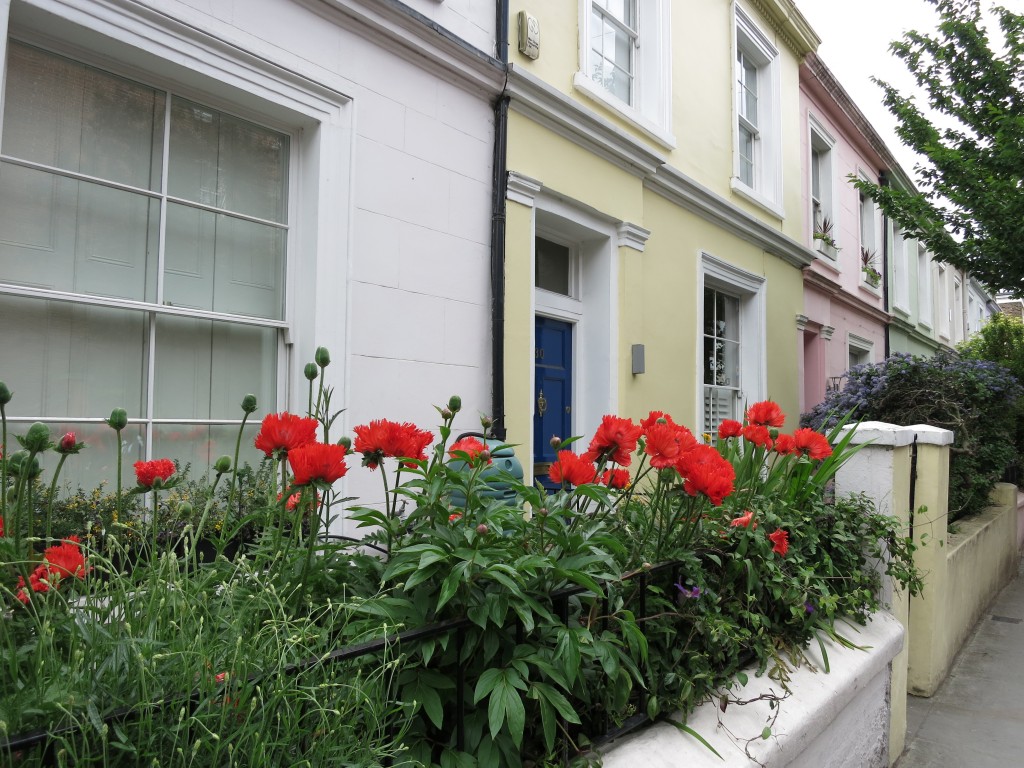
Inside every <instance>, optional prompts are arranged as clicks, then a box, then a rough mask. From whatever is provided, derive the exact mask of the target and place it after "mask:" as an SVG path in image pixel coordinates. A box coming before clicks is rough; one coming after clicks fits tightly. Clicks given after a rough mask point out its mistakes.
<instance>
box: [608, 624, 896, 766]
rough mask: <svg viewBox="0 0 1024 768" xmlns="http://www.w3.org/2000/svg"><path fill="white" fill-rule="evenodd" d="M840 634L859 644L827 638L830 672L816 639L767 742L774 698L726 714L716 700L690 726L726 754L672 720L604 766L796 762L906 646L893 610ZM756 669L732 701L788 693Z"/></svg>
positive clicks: (618, 749) (841, 627)
mask: <svg viewBox="0 0 1024 768" xmlns="http://www.w3.org/2000/svg"><path fill="white" fill-rule="evenodd" d="M837 631H838V632H839V634H841V635H842V636H843V637H845V638H846V639H847V640H849V641H850V642H851V643H854V644H856V645H857V646H858V648H848V647H846V646H844V645H842V644H840V643H838V642H836V641H834V640H832V639H831V638H827V639H825V640H824V646H825V648H826V653H827V655H828V662H829V668H830V670H831V671H830V672H829V673H828V674H826V673H825V671H824V663H823V659H822V656H821V650H820V649H819V647H818V644H817V643H816V642H813V641H812V642H811V645H810V647H808V648H807V649H806V650H805V654H806V656H807V658H808V660H809V661H810V663H811V664H813V667H812V666H809V665H808V664H804V665H803V666H801V667H799V668H798V669H795V670H793V671H792V673H791V675H790V680H789V683H788V685H789V689H790V691H791V692H792V693H791V695H790V696H788V697H787V698H786V699H785V700H783V701H782V702H781V703H780V704H778V705H777V707H778V709H779V714H778V717H777V718H775V721H774V723H773V725H772V735H771V736H770V737H769V738H768V739H767V740H763V739H761V731H762V729H763V728H764V727H765V725H766V724H767V723H768V722H770V721H771V719H772V717H773V716H774V715H775V712H774V711H773V710H772V709H771V708H770V703H769V701H768V700H764V701H756V702H754V703H751V704H744V705H742V706H740V705H736V704H733V705H730V706H729V707H728V708H727V709H726V711H725V712H722V711H721V710H720V709H719V707H718V702H717V701H712V702H707V703H705V704H703V705H702V706H700V707H698V708H697V710H696V711H695V712H694V713H693V714H692V715H691V716H690V718H689V720H688V721H687V725H688V726H689V727H690V728H692V729H693V730H695V731H696V732H697V733H699V734H700V735H701V737H702V738H704V739H706V740H707V741H708V743H710V744H711V745H712V746H713V747H714V748H715V749H716V750H717V751H718V753H719V754H720V755H721V756H722V759H719V758H718V757H716V756H715V755H714V754H713V753H712V752H711V751H710V750H709V749H708V748H707V747H705V746H704V745H702V744H701V743H700V742H699V741H698V740H697V739H695V738H694V737H693V736H690V735H688V734H685V733H683V732H682V731H680V730H679V729H677V728H676V727H675V726H673V725H672V724H671V723H664V722H660V723H655V724H654V725H652V726H651V727H649V728H645V729H643V730H641V731H639V732H637V733H633V734H630V735H629V736H626V737H624V738H622V739H619V740H617V741H615V742H613V743H612V744H611V745H609V746H607V747H605V749H604V750H603V754H604V762H603V765H604V768H635V766H638V765H642V766H644V768H675V767H677V766H681V765H685V766H686V767H687V768H749V767H750V766H751V765H756V764H761V765H768V766H785V765H787V764H789V763H790V762H792V761H793V760H795V759H796V758H797V757H798V756H799V755H800V754H801V753H802V752H803V751H804V750H805V749H806V748H807V747H808V746H809V745H810V744H811V743H812V742H813V741H814V739H815V738H816V737H817V736H818V735H820V734H821V733H822V732H824V731H825V730H826V729H827V728H828V727H829V724H830V723H832V721H833V720H835V718H836V717H837V716H838V715H839V714H840V713H841V712H842V711H843V709H844V708H845V707H846V706H847V705H849V704H850V703H851V701H852V700H853V699H854V697H856V695H857V694H858V693H859V692H860V691H861V690H862V689H864V688H866V687H867V686H868V685H869V684H870V683H871V681H872V680H873V679H875V678H876V676H877V675H879V674H887V668H888V665H889V663H890V662H891V661H892V659H893V658H894V657H895V656H896V654H898V653H899V652H900V650H901V649H902V647H903V635H904V630H903V626H902V625H901V624H900V623H899V622H898V621H897V620H896V619H895V618H894V617H893V616H892V615H891V614H889V613H888V612H886V611H879V612H877V613H874V614H872V615H871V616H870V618H869V621H868V623H867V625H866V626H860V625H856V624H847V623H843V622H840V623H838V624H837ZM755 672H756V669H748V670H747V674H748V675H749V679H748V682H747V684H746V685H744V686H737V687H735V688H733V689H732V691H731V692H730V698H733V699H740V700H744V701H747V700H750V699H756V698H757V697H758V696H761V695H762V694H776V695H779V696H781V695H783V693H784V692H783V689H782V686H781V685H780V684H779V683H778V682H777V681H775V680H772V679H770V678H769V677H768V676H767V675H762V676H761V677H755ZM745 750H746V753H749V756H748V754H746V753H745ZM752 761H756V762H752Z"/></svg>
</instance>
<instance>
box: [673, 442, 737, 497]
mask: <svg viewBox="0 0 1024 768" xmlns="http://www.w3.org/2000/svg"><path fill="white" fill-rule="evenodd" d="M676 470H677V471H678V472H679V474H680V475H682V477H683V480H684V482H683V488H685V489H686V492H687V493H688V494H690V495H691V496H696V495H697V494H698V493H703V494H704V495H705V496H707V497H708V499H710V501H711V503H712V504H714V505H715V506H716V507H718V506H721V504H722V500H723V499H724V498H725V497H726V496H728V495H729V494H730V493H732V490H733V481H734V480H735V479H736V471H735V470H734V469H733V467H732V464H730V463H729V462H728V461H726V460H725V459H724V458H722V454H720V453H719V452H718V451H716V450H715V449H714V448H712V447H711V446H710V445H696V446H694V447H693V448H691V449H690V450H689V451H687V452H686V453H684V454H683V455H682V456H681V457H680V459H679V461H678V462H676Z"/></svg>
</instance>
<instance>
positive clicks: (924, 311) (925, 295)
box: [917, 242, 935, 329]
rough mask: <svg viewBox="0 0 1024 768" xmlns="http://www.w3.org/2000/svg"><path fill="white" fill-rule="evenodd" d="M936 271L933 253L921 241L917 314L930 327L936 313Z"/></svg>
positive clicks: (918, 264)
mask: <svg viewBox="0 0 1024 768" xmlns="http://www.w3.org/2000/svg"><path fill="white" fill-rule="evenodd" d="M934 272H935V270H934V267H933V262H932V259H931V254H929V253H928V251H927V250H925V248H924V247H923V246H922V245H921V243H920V242H919V243H918V244H917V286H918V287H917V290H918V296H917V314H918V322H919V323H920V324H921V325H923V326H925V327H926V328H929V329H931V328H932V327H933V324H934V320H933V316H934V314H935V301H934V292H935V287H934V281H935V275H934Z"/></svg>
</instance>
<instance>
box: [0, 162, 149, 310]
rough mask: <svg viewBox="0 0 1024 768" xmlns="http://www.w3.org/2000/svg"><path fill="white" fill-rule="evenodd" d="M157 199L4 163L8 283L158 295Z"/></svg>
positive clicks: (0, 169) (2, 257) (3, 241)
mask: <svg viewBox="0 0 1024 768" xmlns="http://www.w3.org/2000/svg"><path fill="white" fill-rule="evenodd" d="M158 215H159V206H158V204H157V203H156V201H154V200H153V199H151V198H149V197H146V196H144V195H137V194H134V193H131V192H122V191H120V190H117V189H112V188H110V187H105V186H102V185H100V184H91V183H88V182H79V181H75V180H73V179H68V178H64V177H61V176H55V175H53V174H51V173H46V172H44V171H36V170H31V169H28V168H22V167H19V166H15V165H8V164H6V163H4V164H0V276H2V279H3V280H4V282H10V283H19V284H22V285H30V286H33V287H38V288H52V289H55V290H61V291H74V292H77V293H88V294H92V295H94V296H110V297H115V298H123V299H134V300H137V301H145V300H153V299H155V298H156V280H155V270H154V268H153V267H152V266H150V265H155V261H156V251H157V232H158V229H157V226H158V219H157V217H158Z"/></svg>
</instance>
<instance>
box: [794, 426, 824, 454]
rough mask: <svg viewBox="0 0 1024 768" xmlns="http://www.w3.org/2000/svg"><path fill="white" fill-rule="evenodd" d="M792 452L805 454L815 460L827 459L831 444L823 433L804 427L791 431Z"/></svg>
mask: <svg viewBox="0 0 1024 768" xmlns="http://www.w3.org/2000/svg"><path fill="white" fill-rule="evenodd" d="M793 452H794V453H802V454H805V455H807V456H810V457H811V458H812V459H815V460H817V459H827V458H828V457H829V456H831V455H832V446H831V445H829V443H828V438H827V437H825V436H824V435H823V434H821V433H820V432H815V431H814V430H813V429H807V428H806V427H804V428H802V429H798V430H797V431H796V432H794V433H793Z"/></svg>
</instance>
